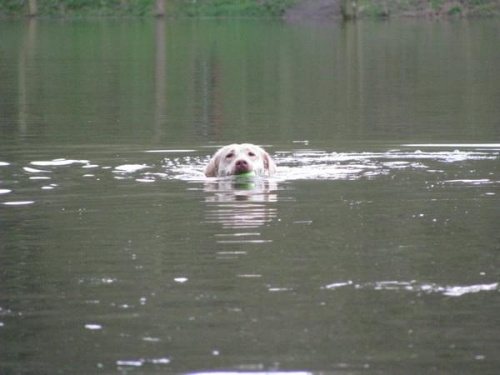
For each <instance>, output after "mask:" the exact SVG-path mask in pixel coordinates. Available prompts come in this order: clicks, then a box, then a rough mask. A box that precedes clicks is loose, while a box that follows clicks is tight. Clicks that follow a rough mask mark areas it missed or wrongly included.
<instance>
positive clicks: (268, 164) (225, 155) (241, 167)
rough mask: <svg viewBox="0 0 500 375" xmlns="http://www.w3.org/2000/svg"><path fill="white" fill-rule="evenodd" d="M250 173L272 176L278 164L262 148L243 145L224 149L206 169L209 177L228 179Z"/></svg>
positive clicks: (213, 158)
mask: <svg viewBox="0 0 500 375" xmlns="http://www.w3.org/2000/svg"><path fill="white" fill-rule="evenodd" d="M248 172H255V174H256V175H259V176H265V175H268V176H271V175H272V174H274V173H276V164H275V163H274V161H273V159H271V157H270V156H269V154H268V153H267V152H266V151H265V150H264V149H262V148H261V147H259V146H255V145H252V144H250V143H243V144H232V145H228V146H224V147H222V148H221V149H220V150H219V151H217V152H216V153H215V155H214V156H213V157H212V159H210V161H209V163H208V165H207V167H206V168H205V176H207V177H227V176H233V175H238V174H242V173H248Z"/></svg>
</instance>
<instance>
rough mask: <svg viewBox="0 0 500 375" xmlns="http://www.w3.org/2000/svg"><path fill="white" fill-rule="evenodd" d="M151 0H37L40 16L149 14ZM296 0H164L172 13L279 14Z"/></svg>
mask: <svg viewBox="0 0 500 375" xmlns="http://www.w3.org/2000/svg"><path fill="white" fill-rule="evenodd" d="M27 3H28V2H27V1H26V0H0V14H1V15H5V16H23V15H26V14H27V13H28V5H27ZM153 3H154V2H153V0H39V1H38V12H37V14H38V15H39V16H55V17H88V16H118V17H122V16H133V17H137V16H144V17H146V16H152V15H153V14H154V9H153V8H154V4H153ZM294 3H295V0H167V1H166V9H167V13H168V15H169V16H173V17H279V16H281V15H282V14H283V13H284V11H285V10H286V9H287V8H288V7H290V6H291V5H293V4H294Z"/></svg>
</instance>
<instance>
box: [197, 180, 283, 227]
mask: <svg viewBox="0 0 500 375" xmlns="http://www.w3.org/2000/svg"><path fill="white" fill-rule="evenodd" d="M277 188H278V186H277V183H276V181H274V180H268V179H266V178H262V177H258V176H255V177H250V178H247V177H245V178H243V177H229V178H227V177H226V178H222V179H217V180H214V181H210V182H206V183H205V192H207V193H208V195H207V197H206V201H207V202H209V203H212V204H211V205H209V211H208V212H207V221H208V222H212V223H219V224H222V225H223V227H225V228H256V227H260V226H262V225H265V224H267V223H269V222H271V221H273V220H274V219H275V218H276V217H277V210H276V208H275V207H274V205H273V204H272V202H277V201H278V194H277V193H276V191H277Z"/></svg>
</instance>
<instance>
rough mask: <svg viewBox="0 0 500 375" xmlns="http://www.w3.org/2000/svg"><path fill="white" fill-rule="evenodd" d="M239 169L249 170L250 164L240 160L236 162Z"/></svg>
mask: <svg viewBox="0 0 500 375" xmlns="http://www.w3.org/2000/svg"><path fill="white" fill-rule="evenodd" d="M236 167H237V168H248V162H247V161H246V160H244V159H240V160H237V161H236Z"/></svg>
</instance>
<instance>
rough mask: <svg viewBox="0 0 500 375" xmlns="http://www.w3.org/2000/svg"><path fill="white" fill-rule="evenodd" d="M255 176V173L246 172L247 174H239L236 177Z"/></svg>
mask: <svg viewBox="0 0 500 375" xmlns="http://www.w3.org/2000/svg"><path fill="white" fill-rule="evenodd" d="M254 176H255V172H254V171H250V172H245V173H238V174H237V175H235V177H254Z"/></svg>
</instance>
